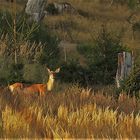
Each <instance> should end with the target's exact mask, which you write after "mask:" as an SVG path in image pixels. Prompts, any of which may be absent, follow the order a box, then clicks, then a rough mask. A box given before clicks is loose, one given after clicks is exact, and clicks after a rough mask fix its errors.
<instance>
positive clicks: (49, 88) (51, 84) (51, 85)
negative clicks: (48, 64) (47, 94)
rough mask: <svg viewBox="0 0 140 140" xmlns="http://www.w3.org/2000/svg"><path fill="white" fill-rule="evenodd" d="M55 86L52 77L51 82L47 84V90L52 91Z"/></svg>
mask: <svg viewBox="0 0 140 140" xmlns="http://www.w3.org/2000/svg"><path fill="white" fill-rule="evenodd" d="M53 85H54V79H53V78H52V77H49V80H48V82H47V90H48V91H51V90H52V88H53Z"/></svg>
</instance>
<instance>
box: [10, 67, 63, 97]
mask: <svg viewBox="0 0 140 140" xmlns="http://www.w3.org/2000/svg"><path fill="white" fill-rule="evenodd" d="M47 70H48V74H49V79H48V82H47V83H46V84H33V85H30V86H27V87H24V84H22V83H15V84H13V85H10V86H9V89H10V91H11V92H12V93H14V91H16V90H19V89H20V90H21V91H22V92H24V93H27V94H28V93H39V95H40V96H44V95H45V93H46V92H47V91H51V90H52V89H53V86H54V81H55V74H56V73H59V71H60V68H58V69H56V70H55V71H51V70H50V69H49V68H47Z"/></svg>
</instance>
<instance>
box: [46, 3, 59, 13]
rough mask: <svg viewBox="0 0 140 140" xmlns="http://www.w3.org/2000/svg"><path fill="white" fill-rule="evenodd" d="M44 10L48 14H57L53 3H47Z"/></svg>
mask: <svg viewBox="0 0 140 140" xmlns="http://www.w3.org/2000/svg"><path fill="white" fill-rule="evenodd" d="M46 10H47V12H48V13H49V14H52V15H55V14H58V10H57V9H56V8H55V6H54V4H53V3H49V4H48V5H47V7H46Z"/></svg>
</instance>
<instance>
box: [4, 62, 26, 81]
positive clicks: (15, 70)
mask: <svg viewBox="0 0 140 140" xmlns="http://www.w3.org/2000/svg"><path fill="white" fill-rule="evenodd" d="M9 70H10V74H9V77H8V79H7V80H8V82H9V83H12V82H22V81H23V64H11V65H10V67H9Z"/></svg>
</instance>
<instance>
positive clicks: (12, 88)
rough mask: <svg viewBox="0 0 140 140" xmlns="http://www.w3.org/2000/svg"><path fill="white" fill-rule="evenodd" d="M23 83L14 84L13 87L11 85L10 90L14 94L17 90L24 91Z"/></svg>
mask: <svg viewBox="0 0 140 140" xmlns="http://www.w3.org/2000/svg"><path fill="white" fill-rule="evenodd" d="M23 86H24V85H23V83H14V84H12V85H9V86H8V88H9V90H10V91H11V92H12V93H15V92H16V91H17V90H21V89H23Z"/></svg>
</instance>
